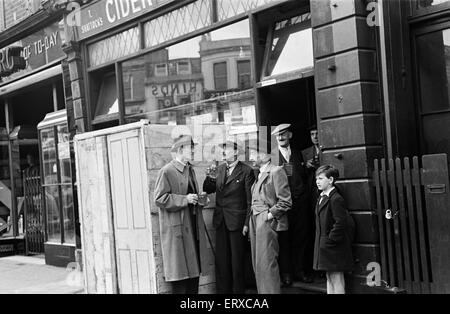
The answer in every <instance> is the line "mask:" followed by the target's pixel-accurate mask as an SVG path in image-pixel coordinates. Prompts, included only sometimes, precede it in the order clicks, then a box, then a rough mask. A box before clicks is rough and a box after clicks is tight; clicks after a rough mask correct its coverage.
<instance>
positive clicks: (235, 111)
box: [122, 20, 256, 129]
mask: <svg viewBox="0 0 450 314" xmlns="http://www.w3.org/2000/svg"><path fill="white" fill-rule="evenodd" d="M251 62H252V59H251V54H250V30H249V22H248V20H242V21H240V22H238V23H234V24H231V25H228V26H226V27H223V28H220V29H217V30H214V31H212V32H210V33H205V34H202V35H199V36H197V37H194V38H192V39H189V40H186V41H183V42H181V43H178V44H175V45H173V46H169V47H166V48H163V49H160V50H157V51H153V52H150V53H147V54H144V55H142V56H139V57H136V58H133V59H130V60H127V61H125V62H123V63H122V75H123V78H124V81H125V78H126V77H128V76H130V75H131V76H133V77H135V79H134V85H133V89H134V90H135V91H137V90H139V91H140V94H141V95H142V98H141V99H140V101H137V98H135V100H134V101H131V100H127V99H125V120H126V122H134V121H139V120H140V119H148V120H149V121H150V122H151V123H152V124H170V125H174V124H178V125H182V124H195V123H203V124H224V125H226V126H229V127H230V129H236V128H240V129H245V128H247V127H249V126H255V125H256V114H255V112H256V111H255V95H254V91H253V82H252V74H251ZM162 64H167V65H170V67H169V66H168V69H167V71H168V72H169V75H168V76H159V75H158V74H157V73H156V66H157V65H162ZM227 64H230V65H234V66H233V67H230V69H229V71H230V72H229V71H228V69H227ZM236 64H238V65H237V66H236ZM172 70H173V71H174V75H172ZM161 72H162V71H161ZM238 72H239V73H238ZM138 73H142V74H145V75H144V76H140V77H139V79H137V78H136V77H137V75H138ZM175 74H177V75H175ZM139 75H140V74H139ZM124 84H126V83H125V82H124ZM135 93H136V92H135Z"/></svg>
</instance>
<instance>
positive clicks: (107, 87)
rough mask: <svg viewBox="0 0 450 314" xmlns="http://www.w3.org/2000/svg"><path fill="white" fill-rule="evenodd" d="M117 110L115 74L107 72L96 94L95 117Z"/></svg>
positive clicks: (116, 111)
mask: <svg viewBox="0 0 450 314" xmlns="http://www.w3.org/2000/svg"><path fill="white" fill-rule="evenodd" d="M118 112H119V99H118V98H117V86H116V76H115V75H114V74H107V75H105V76H104V77H103V82H102V84H101V87H100V93H99V95H98V100H97V106H96V110H95V117H98V116H103V115H108V114H112V113H118Z"/></svg>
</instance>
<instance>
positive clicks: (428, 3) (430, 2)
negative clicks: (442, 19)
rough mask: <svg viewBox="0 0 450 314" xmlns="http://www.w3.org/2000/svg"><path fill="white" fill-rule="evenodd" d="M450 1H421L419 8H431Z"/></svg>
mask: <svg viewBox="0 0 450 314" xmlns="http://www.w3.org/2000/svg"><path fill="white" fill-rule="evenodd" d="M448 1H449V0H419V1H418V3H419V7H421V8H426V7H430V6H433V5H438V4H441V3H444V2H448Z"/></svg>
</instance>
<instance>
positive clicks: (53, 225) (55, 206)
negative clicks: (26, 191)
mask: <svg viewBox="0 0 450 314" xmlns="http://www.w3.org/2000/svg"><path fill="white" fill-rule="evenodd" d="M44 192H45V205H46V206H45V209H46V211H47V233H48V241H49V242H57V243H59V242H61V225H60V216H59V192H58V187H57V186H47V187H45V188H44Z"/></svg>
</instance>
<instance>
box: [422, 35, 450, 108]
mask: <svg viewBox="0 0 450 314" xmlns="http://www.w3.org/2000/svg"><path fill="white" fill-rule="evenodd" d="M417 48H418V52H417V54H418V66H419V73H420V90H421V100H422V101H421V104H422V113H430V112H434V111H440V110H446V109H447V110H448V109H450V108H449V99H450V88H449V79H450V30H444V31H439V32H434V33H428V34H426V35H423V36H420V37H419V38H418V39H417Z"/></svg>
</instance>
